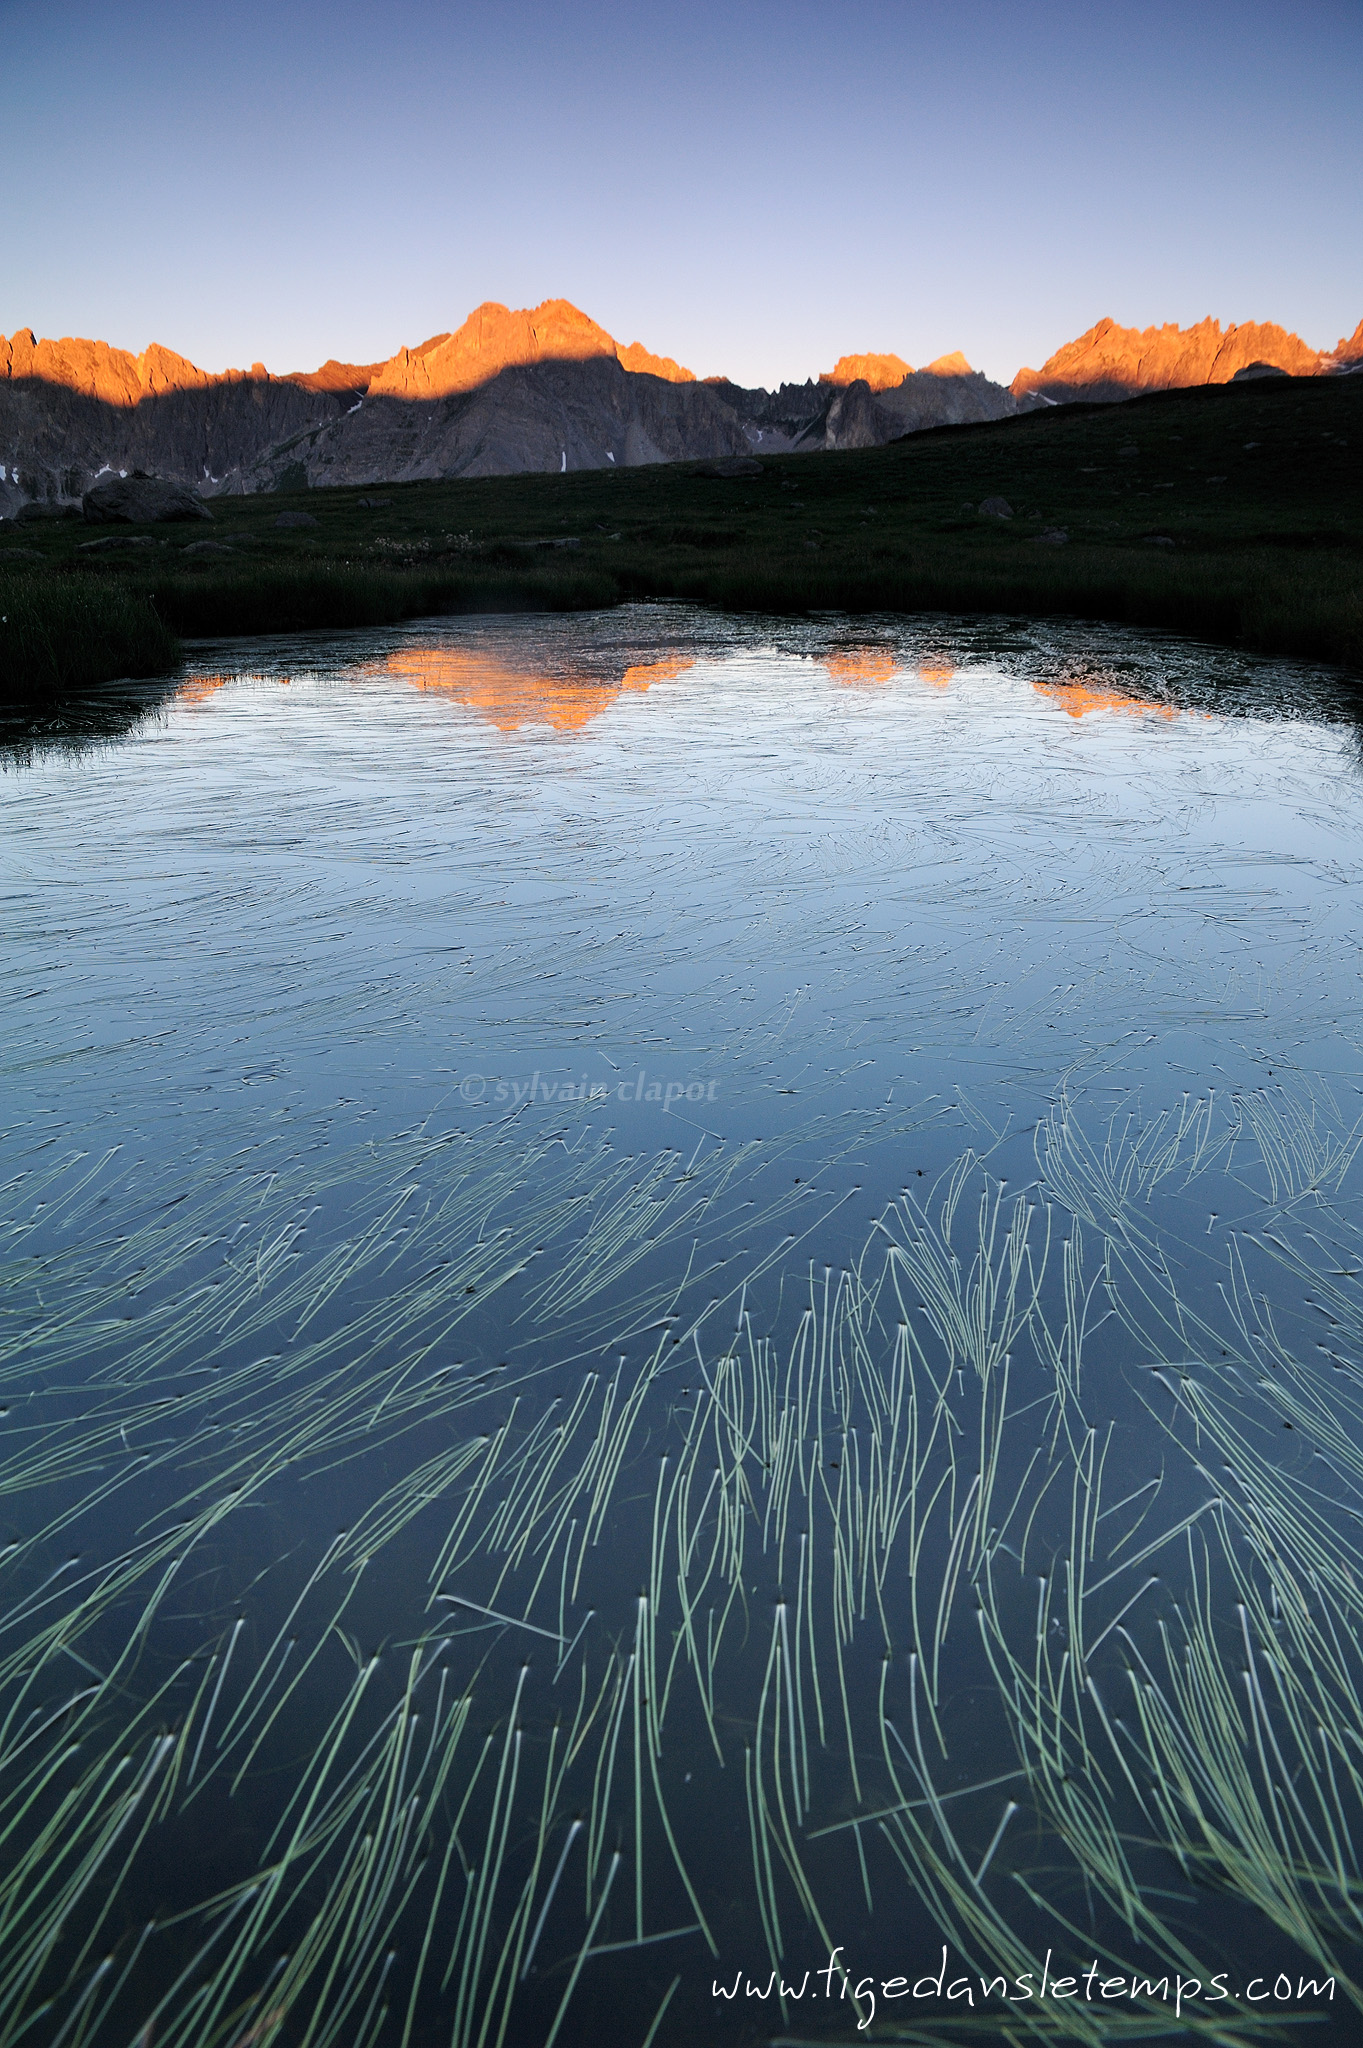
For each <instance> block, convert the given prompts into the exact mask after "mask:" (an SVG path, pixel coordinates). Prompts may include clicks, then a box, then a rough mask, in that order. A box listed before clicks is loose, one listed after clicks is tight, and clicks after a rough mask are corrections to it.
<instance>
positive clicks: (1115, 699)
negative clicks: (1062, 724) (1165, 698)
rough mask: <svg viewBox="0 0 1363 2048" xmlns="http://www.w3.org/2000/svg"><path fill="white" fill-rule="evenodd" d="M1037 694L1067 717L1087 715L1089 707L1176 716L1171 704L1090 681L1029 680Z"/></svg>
mask: <svg viewBox="0 0 1363 2048" xmlns="http://www.w3.org/2000/svg"><path fill="white" fill-rule="evenodd" d="M1032 688H1033V689H1034V690H1035V691H1036V692H1037V693H1038V695H1039V696H1042V697H1049V698H1050V700H1051V702H1052V703H1053V704H1058V705H1059V706H1060V709H1061V710H1062V711H1067V712H1068V713H1069V715H1070V717H1071V718H1087V716H1088V714H1089V713H1090V712H1091V711H1127V712H1153V713H1154V715H1155V717H1156V718H1177V717H1178V715H1179V713H1178V709H1177V707H1176V706H1174V705H1172V704H1152V703H1150V702H1149V700H1148V699H1146V698H1144V697H1130V696H1125V695H1124V694H1123V693H1122V692H1121V691H1120V690H1104V689H1101V688H1095V686H1094V685H1093V684H1092V683H1033V684H1032Z"/></svg>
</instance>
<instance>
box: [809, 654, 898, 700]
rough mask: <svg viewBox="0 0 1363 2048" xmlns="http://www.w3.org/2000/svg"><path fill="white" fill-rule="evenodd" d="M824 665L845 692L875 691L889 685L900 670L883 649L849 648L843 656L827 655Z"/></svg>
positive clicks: (893, 659) (890, 655)
mask: <svg viewBox="0 0 1363 2048" xmlns="http://www.w3.org/2000/svg"><path fill="white" fill-rule="evenodd" d="M823 665H824V667H825V668H826V669H827V670H828V673H829V675H830V676H832V678H833V680H834V682H835V683H838V684H840V685H841V686H842V688H843V689H845V690H865V689H874V688H876V687H878V685H879V684H881V683H888V682H889V680H890V678H891V676H893V675H895V674H896V673H897V672H898V668H899V664H898V662H897V661H896V660H895V658H894V656H893V655H892V654H887V653H886V652H885V649H884V648H883V647H849V648H848V649H847V650H846V651H845V652H844V653H842V654H826V655H825V656H824V658H823Z"/></svg>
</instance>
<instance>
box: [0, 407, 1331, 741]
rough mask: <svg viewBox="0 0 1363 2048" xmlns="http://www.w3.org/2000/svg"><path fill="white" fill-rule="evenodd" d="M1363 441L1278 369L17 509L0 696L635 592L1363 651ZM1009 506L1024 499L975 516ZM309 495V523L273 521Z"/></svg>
mask: <svg viewBox="0 0 1363 2048" xmlns="http://www.w3.org/2000/svg"><path fill="white" fill-rule="evenodd" d="M1360 445H1363V378H1337V379H1335V378H1330V379H1327V378H1301V379H1287V378H1281V379H1280V378H1265V379H1263V380H1256V381H1254V382H1252V383H1249V384H1247V385H1241V386H1236V387H1230V386H1217V387H1199V388H1196V389H1191V390H1185V391H1174V392H1163V393H1157V394H1153V395H1151V396H1148V397H1145V398H1141V399H1136V400H1132V401H1130V402H1128V403H1126V404H1123V405H1076V406H1066V407H1058V408H1055V409H1053V410H1052V409H1048V410H1046V411H1042V412H1037V413H1031V414H1027V415H1025V416H1024V417H1022V418H1020V419H1015V420H1006V421H1000V422H997V423H993V424H989V425H985V426H977V427H949V428H939V429H936V430H933V431H930V432H927V433H920V434H914V435H912V436H909V437H907V438H906V439H904V440H903V441H899V442H895V443H892V444H891V445H890V446H889V447H886V448H873V449H863V450H850V451H845V452H839V453H825V454H819V455H800V456H775V457H771V458H767V459H765V460H764V461H763V467H762V473H761V474H760V475H758V476H753V477H740V478H733V477H716V476H713V475H707V474H705V473H704V465H702V464H696V463H684V464H669V465H660V466H658V467H654V468H648V469H636V470H620V471H617V470H612V469H607V470H590V471H582V472H578V473H575V474H571V475H548V476H546V475H530V476H514V477H490V478H480V479H476V480H464V481H459V482H448V483H415V484H394V485H386V486H370V487H367V488H365V489H362V490H361V489H354V490H351V489H344V490H342V489H337V490H324V491H309V492H304V493H298V494H272V495H269V496H260V497H247V498H219V499H216V500H212V501H210V502H211V509H212V514H213V524H212V525H211V526H209V525H208V524H207V523H204V524H202V525H200V524H198V523H194V524H193V525H190V526H173V527H165V526H161V527H148V528H145V529H137V528H131V527H129V528H121V527H120V528H106V527H99V528H92V527H87V526H85V525H83V524H82V523H80V522H79V521H75V520H72V521H61V522H54V523H52V524H50V525H48V524H45V523H42V524H34V525H23V526H15V527H8V526H7V527H6V528H5V529H4V532H3V535H0V612H2V613H3V616H4V621H5V623H4V625H3V627H0V694H2V695H3V697H4V698H5V699H6V700H8V701H10V702H22V701H34V700H39V701H41V700H42V699H43V698H46V697H50V696H51V695H52V694H53V693H56V692H60V691H63V690H67V689H73V688H79V687H80V686H82V685H85V684H90V683H94V682H98V681H101V680H105V679H111V678H114V677H120V676H139V675H156V674H161V673H165V672H166V671H167V669H168V668H170V667H171V666H172V665H173V664H174V662H175V660H176V658H177V654H178V648H177V641H178V639H179V638H180V637H185V638H195V637H201V636H209V635H222V634H253V633H279V632H291V631H298V630H304V629H307V628H313V627H344V626H363V625H369V626H372V625H381V624H384V623H387V622H390V621H396V620H398V619H402V618H412V617H420V616H425V615H430V614H436V613H441V612H445V613H452V612H470V611H498V610H501V611H533V610H562V611H571V610H584V609H593V608H597V607H603V606H609V605H613V604H619V603H626V602H629V601H632V600H638V599H645V598H650V599H669V598H671V599H678V600H685V601H690V602H696V603H703V604H709V605H715V606H718V607H721V608H723V609H727V610H733V611H749V612H770V613H787V614H789V613H798V612H802V611H813V610H820V609H828V610H846V611H862V610H877V611H880V610H889V611H923V610H946V611H953V612H1008V613H1015V614H1021V615H1025V616H1032V617H1037V616H1047V615H1068V616H1072V617H1076V616H1077V617H1081V618H1101V619H1108V620H1117V621H1125V622H1130V623H1132V624H1138V625H1142V626H1156V627H1163V628H1167V629H1170V630H1172V631H1175V632H1180V633H1185V634H1189V635H1192V636H1195V637H1198V638H1202V639H1207V640H1213V641H1218V642H1221V643H1228V644H1236V645H1243V646H1244V647H1247V648H1252V649H1256V650H1259V651H1263V652H1268V653H1278V654H1289V655H1298V656H1306V657H1312V658H1318V659H1323V660H1327V661H1332V662H1339V663H1342V664H1344V665H1346V666H1355V667H1363V492H1361V491H1360V488H1359V481H1358V478H1359V460H1358V450H1359V447H1360ZM997 499H1002V500H1003V501H1005V502H1006V504H1007V505H1008V506H1009V508H1010V510H1011V517H1000V516H996V515H995V514H993V513H990V512H983V511H981V509H980V507H981V506H982V505H983V504H984V503H986V502H987V501H989V500H997ZM299 511H305V512H307V513H308V514H309V515H310V517H311V519H312V520H315V522H316V524H315V525H306V526H301V527H285V528H281V527H279V526H278V525H277V524H276V522H277V520H278V519H279V517H280V515H281V514H282V513H287V512H299ZM92 541H95V542H99V543H105V544H103V545H95V546H91V545H89V543H91V542H92ZM204 541H211V542H212V543H213V545H212V547H209V548H203V547H202V545H201V544H202V543H203V542H204Z"/></svg>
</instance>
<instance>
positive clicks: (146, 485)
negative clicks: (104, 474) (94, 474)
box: [81, 474, 213, 526]
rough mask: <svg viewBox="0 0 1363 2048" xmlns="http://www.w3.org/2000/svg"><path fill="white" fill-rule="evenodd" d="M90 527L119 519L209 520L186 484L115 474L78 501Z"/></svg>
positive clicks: (142, 522)
mask: <svg viewBox="0 0 1363 2048" xmlns="http://www.w3.org/2000/svg"><path fill="white" fill-rule="evenodd" d="M81 511H82V512H83V513H84V515H85V518H86V520H87V521H88V523H89V524H90V525H91V526H108V525H114V524H116V523H119V522H121V523H122V524H124V525H127V526H151V525H154V524H160V523H161V522H162V521H164V520H168V519H211V518H212V517H213V514H212V513H211V512H210V511H209V509H208V507H207V505H205V504H204V503H203V502H202V500H201V499H200V498H199V497H198V496H197V495H196V493H195V492H193V491H191V490H190V489H189V487H188V485H187V484H174V483H168V482H167V481H166V480H165V478H164V477H159V476H138V475H136V474H134V475H132V476H116V477H111V478H110V479H109V481H108V483H107V484H96V485H95V487H94V489H93V490H89V491H87V492H86V493H85V496H84V497H83V498H82V500H81Z"/></svg>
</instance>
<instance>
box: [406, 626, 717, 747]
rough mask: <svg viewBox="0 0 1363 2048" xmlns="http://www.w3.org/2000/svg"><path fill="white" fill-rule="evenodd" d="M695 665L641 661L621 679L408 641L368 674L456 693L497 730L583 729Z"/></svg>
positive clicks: (558, 730) (577, 730) (462, 649)
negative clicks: (635, 693)
mask: <svg viewBox="0 0 1363 2048" xmlns="http://www.w3.org/2000/svg"><path fill="white" fill-rule="evenodd" d="M692 666H693V664H692V662H690V661H689V660H688V661H649V662H642V663H637V664H635V665H634V666H633V667H630V668H627V669H626V670H625V672H624V674H623V676H622V677H621V678H620V681H619V682H618V683H608V682H602V681H601V680H600V678H599V677H597V676H586V675H584V676H582V677H573V676H544V675H536V674H534V672H533V671H529V670H526V669H520V668H514V667H512V665H511V664H510V663H509V662H505V661H500V660H498V658H497V657H496V656H495V655H488V654H477V653H473V652H471V651H469V650H467V649H464V648H457V647H407V648H403V649H402V651H401V652H400V653H398V654H391V655H389V657H388V659H387V661H384V662H380V663H377V664H376V665H375V666H374V667H373V668H370V669H368V670H366V674H368V675H391V676H401V678H402V679H403V681H404V682H408V683H411V684H412V685H413V686H414V687H415V688H416V689H418V690H435V691H438V692H439V693H440V694H441V695H443V696H448V697H454V698H457V699H458V701H459V702H460V703H461V704H465V705H467V706H468V708H469V710H470V711H476V712H477V713H478V716H479V717H480V718H484V719H486V720H487V722H488V724H489V725H494V726H495V727H496V728H497V730H498V732H517V731H519V729H520V727H521V726H523V725H548V726H551V727H552V728H553V730H554V731H555V732H580V731H581V730H582V728H583V726H585V725H588V724H589V723H590V722H591V720H592V719H593V718H599V717H600V715H601V713H602V712H603V711H608V710H609V709H610V707H611V705H612V704H614V703H615V702H616V701H617V699H618V698H619V697H620V696H621V694H622V693H623V692H624V691H625V690H647V689H648V688H650V686H651V685H652V684H654V683H670V682H675V680H676V678H677V677H678V676H680V675H683V674H685V672H686V670H687V669H689V668H691V667H692Z"/></svg>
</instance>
